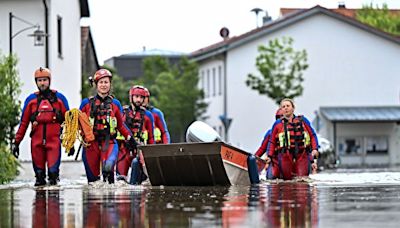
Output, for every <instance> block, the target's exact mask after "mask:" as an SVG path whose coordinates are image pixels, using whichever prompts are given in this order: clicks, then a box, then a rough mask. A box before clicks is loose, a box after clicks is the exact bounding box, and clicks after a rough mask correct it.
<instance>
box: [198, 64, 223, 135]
mask: <svg viewBox="0 0 400 228" xmlns="http://www.w3.org/2000/svg"><path fill="white" fill-rule="evenodd" d="M219 67H220V69H221V72H219V70H218V69H219ZM213 69H215V71H216V73H215V77H216V79H215V81H216V85H215V95H213V86H214V83H213ZM207 71H209V74H210V76H209V80H210V83H209V86H210V88H209V91H208V89H207V84H208V81H207V80H208V79H207ZM219 73H221V74H222V75H221V77H222V78H221V79H222V80H221V82H222V83H221V92H220V91H219V89H220V87H219V86H220V82H219V78H218V77H219ZM223 74H224V62H223V60H222V59H214V60H211V61H208V62H206V63H204V64H202V65H201V67H199V79H200V80H199V88H202V89H203V91H204V93H205V99H204V102H206V103H207V104H208V108H207V112H206V113H205V114H204V116H206V117H208V118H207V119H206V120H205V122H206V123H207V124H208V125H210V126H211V127H213V128H214V129H215V130H216V131H217V132H218V133H220V135H221V137H224V127H223V124H222V122H221V120H220V119H219V116H220V115H223V112H224V106H223V105H224V103H223V94H224V86H223V85H224V80H223ZM203 87H204V88H203Z"/></svg>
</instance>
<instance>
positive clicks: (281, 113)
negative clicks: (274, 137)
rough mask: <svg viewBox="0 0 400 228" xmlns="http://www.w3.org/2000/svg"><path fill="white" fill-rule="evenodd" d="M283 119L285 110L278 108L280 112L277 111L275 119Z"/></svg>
mask: <svg viewBox="0 0 400 228" xmlns="http://www.w3.org/2000/svg"><path fill="white" fill-rule="evenodd" d="M282 117H283V110H282V109H281V108H278V110H276V113H275V119H276V120H278V119H280V118H282Z"/></svg>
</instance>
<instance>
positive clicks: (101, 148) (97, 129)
mask: <svg viewBox="0 0 400 228" xmlns="http://www.w3.org/2000/svg"><path fill="white" fill-rule="evenodd" d="M111 81H112V74H111V72H110V71H109V70H106V69H100V70H98V71H97V72H96V73H95V75H94V77H93V79H92V80H91V82H94V84H95V86H96V90H97V94H96V96H94V97H90V98H85V99H84V100H83V101H82V104H81V106H80V110H81V111H82V112H84V113H85V114H86V115H87V116H88V117H89V120H90V122H91V124H92V126H93V134H94V136H95V140H94V141H93V142H92V143H91V144H90V145H89V146H88V147H86V148H85V149H84V150H83V153H82V160H83V162H84V165H85V171H86V177H87V179H88V182H89V183H91V182H94V181H97V180H99V179H100V166H101V169H102V175H103V180H104V182H105V181H108V183H110V184H112V183H114V168H115V163H116V162H117V158H118V144H117V141H116V136H117V130H118V131H119V132H120V133H121V134H122V135H123V136H124V137H125V139H126V144H127V146H128V147H129V148H131V149H136V145H137V143H136V141H135V139H134V138H133V137H132V132H131V131H130V130H129V129H128V127H127V126H126V125H125V124H124V121H123V119H122V106H121V104H120V102H119V101H118V100H117V99H115V98H113V97H112V96H111V95H110V91H111Z"/></svg>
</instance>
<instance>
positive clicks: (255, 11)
mask: <svg viewBox="0 0 400 228" xmlns="http://www.w3.org/2000/svg"><path fill="white" fill-rule="evenodd" d="M261 11H263V10H262V9H260V8H254V9H252V10H250V12H254V13H255V14H256V26H257V28H258V13H259V12H261Z"/></svg>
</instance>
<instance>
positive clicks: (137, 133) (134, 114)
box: [124, 106, 148, 144]
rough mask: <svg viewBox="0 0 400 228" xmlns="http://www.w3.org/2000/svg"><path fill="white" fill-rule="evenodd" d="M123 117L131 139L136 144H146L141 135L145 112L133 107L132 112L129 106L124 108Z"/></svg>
mask: <svg viewBox="0 0 400 228" xmlns="http://www.w3.org/2000/svg"><path fill="white" fill-rule="evenodd" d="M124 115H125V124H126V125H127V126H128V127H129V129H130V130H131V131H132V133H133V137H134V138H135V140H136V142H141V143H143V144H145V143H146V142H147V139H145V138H144V135H143V125H144V115H145V110H144V109H143V108H141V107H139V108H136V107H135V110H132V109H130V108H129V106H125V107H124ZM146 133H147V132H146ZM146 138H148V137H146Z"/></svg>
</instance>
